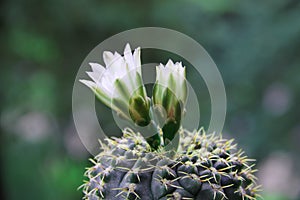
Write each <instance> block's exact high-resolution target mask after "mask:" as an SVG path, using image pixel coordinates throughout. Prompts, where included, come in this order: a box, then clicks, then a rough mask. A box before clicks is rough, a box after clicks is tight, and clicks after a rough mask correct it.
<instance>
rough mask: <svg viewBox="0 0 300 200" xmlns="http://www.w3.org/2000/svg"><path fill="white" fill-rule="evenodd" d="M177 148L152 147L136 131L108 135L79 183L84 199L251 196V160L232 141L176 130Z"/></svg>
mask: <svg viewBox="0 0 300 200" xmlns="http://www.w3.org/2000/svg"><path fill="white" fill-rule="evenodd" d="M179 134H180V144H179V148H178V150H177V151H166V150H165V149H163V148H159V149H158V150H156V151H151V147H150V146H149V144H148V143H147V142H146V140H145V139H144V138H143V137H142V135H141V134H139V133H134V132H133V131H131V130H130V129H126V130H124V135H123V137H122V138H111V139H109V138H107V139H106V144H103V143H101V149H102V151H101V153H99V154H98V155H97V156H96V157H95V159H93V160H92V159H91V162H92V163H93V166H92V167H90V168H88V169H87V171H86V173H85V176H86V177H87V178H88V180H87V181H86V182H85V183H84V184H83V185H82V188H83V192H84V199H88V200H98V199H108V200H121V199H122V200H123V199H129V200H131V199H132V200H135V199H141V200H156V199H157V200H169V199H170V200H171V199H174V200H179V199H182V200H184V199H185V200H189V199H190V200H191V199H195V200H221V199H229V200H253V199H256V197H258V196H259V195H258V191H259V186H257V184H256V177H255V176H254V174H253V173H254V172H255V170H254V169H253V166H254V164H251V163H252V162H253V160H251V159H248V158H247V156H244V155H243V152H242V151H241V150H239V151H238V150H237V149H236V144H233V140H226V139H223V138H222V136H216V135H214V134H206V133H205V132H204V131H203V129H200V130H199V131H194V132H188V131H185V130H182V129H181V130H180V133H179Z"/></svg>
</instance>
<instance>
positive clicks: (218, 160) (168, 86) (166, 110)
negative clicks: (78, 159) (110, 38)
mask: <svg viewBox="0 0 300 200" xmlns="http://www.w3.org/2000/svg"><path fill="white" fill-rule="evenodd" d="M103 58H104V62H105V65H106V68H105V67H103V66H101V65H100V64H97V63H90V65H91V68H92V72H87V73H88V75H89V76H90V77H91V79H92V80H93V81H88V80H81V82H83V83H84V84H85V85H87V86H88V87H90V88H91V89H92V90H93V91H94V93H95V95H96V96H97V97H98V99H99V100H100V101H101V102H103V103H104V104H105V105H107V106H109V107H110V108H111V109H112V110H114V111H115V112H117V113H118V115H119V116H121V117H122V118H123V119H124V120H127V121H132V122H133V123H134V124H135V125H136V126H135V127H136V128H137V127H146V126H149V127H150V129H147V130H151V131H152V134H151V135H149V134H145V133H143V132H141V131H137V130H139V129H138V128H137V129H136V130H134V128H133V129H131V128H125V129H124V130H123V137H121V138H116V137H111V138H108V137H107V138H106V141H105V142H100V148H101V152H100V153H99V154H98V155H97V156H96V157H95V158H94V159H91V162H92V163H93V166H92V167H90V168H88V169H87V171H86V173H85V176H86V177H87V178H88V180H87V181H86V182H85V183H84V184H83V185H82V188H83V193H84V199H88V200H97V199H108V200H112V199H117V200H119V199H120V200H121V199H142V200H156V199H159V200H163V199H174V200H179V199H186V200H187V199H196V200H197V199H198V200H221V199H229V200H247V199H248V200H252V199H256V197H258V196H259V195H258V190H259V186H258V185H257V184H256V177H255V176H254V174H253V173H254V172H255V169H253V167H254V164H253V160H251V159H248V158H247V156H245V155H243V154H244V152H243V151H241V150H237V149H236V144H233V140H226V139H224V138H222V136H221V135H217V134H206V133H205V131H204V130H203V129H200V130H194V131H191V132H190V131H188V130H186V129H184V127H181V120H182V117H183V115H184V112H185V109H184V107H185V103H186V99H187V86H186V79H185V70H186V68H185V67H183V66H182V63H173V62H172V61H171V60H169V61H168V63H167V64H166V65H165V66H164V65H162V64H160V65H159V66H157V68H156V83H155V84H154V87H153V96H152V98H151V99H150V98H149V97H148V96H147V94H146V90H145V87H144V85H143V81H142V74H141V61H140V48H137V49H135V50H134V52H133V53H132V52H131V49H130V46H129V45H128V44H127V45H126V47H125V50H124V55H123V56H121V55H120V54H118V53H114V54H113V53H111V52H104V53H103ZM133 127H134V126H133ZM141 130H143V129H141ZM176 136H179V137H176Z"/></svg>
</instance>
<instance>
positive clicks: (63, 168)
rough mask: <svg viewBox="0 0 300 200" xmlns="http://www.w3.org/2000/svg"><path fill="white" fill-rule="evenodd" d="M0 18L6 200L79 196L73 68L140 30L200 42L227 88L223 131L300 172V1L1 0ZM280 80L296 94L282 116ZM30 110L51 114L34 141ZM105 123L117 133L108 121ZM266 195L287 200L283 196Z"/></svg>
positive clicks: (204, 106) (203, 93) (203, 99)
mask: <svg viewBox="0 0 300 200" xmlns="http://www.w3.org/2000/svg"><path fill="white" fill-rule="evenodd" d="M0 16H1V18H0V44H1V45H0V55H1V59H0V63H1V73H0V83H1V84H0V89H1V90H0V97H1V99H0V109H1V130H0V131H1V135H0V137H1V140H0V144H1V188H0V191H1V194H0V195H1V196H0V199H10V200H17V199H45V200H47V199H49V200H50V199H63V200H67V199H80V198H81V196H82V195H81V192H80V191H76V188H77V187H78V186H79V185H80V184H81V183H82V179H83V176H82V175H83V173H84V170H85V169H84V168H85V167H86V166H88V165H89V164H88V161H87V160H88V157H89V156H90V155H89V154H88V153H87V152H86V150H85V149H84V147H83V146H82V145H81V144H80V143H79V144H78V143H76V144H77V146H76V145H75V147H76V148H75V149H76V151H75V150H74V149H72V148H71V149H70V148H69V147H68V140H69V139H68V138H69V137H70V138H73V139H74V138H75V140H76V137H77V135H76V131H75V129H74V128H72V124H73V122H72V113H71V94H72V86H73V81H74V78H75V75H76V72H77V70H78V68H79V66H80V64H81V62H82V61H83V59H84V58H85V56H86V55H87V54H88V53H89V51H90V50H91V49H92V48H94V47H95V46H96V45H97V44H98V43H100V42H101V41H103V40H105V39H106V38H108V37H110V36H112V35H114V34H116V33H119V32H121V31H124V30H127V29H131V28H137V27H142V26H158V27H165V28H171V29H175V30H177V31H180V32H182V33H185V34H187V35H189V36H190V37H192V38H194V39H195V40H197V41H198V42H199V43H200V44H202V45H203V47H204V48H205V49H206V50H207V51H208V53H209V54H210V55H211V57H212V58H213V59H214V61H215V62H216V64H217V66H218V67H219V70H220V72H221V74H222V76H223V80H224V84H225V86H226V91H227V100H228V104H227V105H228V112H227V118H226V122H225V123H226V124H225V129H224V132H225V133H226V134H227V136H229V137H233V138H236V141H237V142H238V143H239V145H240V147H242V148H243V149H245V150H246V152H247V154H248V155H250V157H254V158H257V160H258V165H259V164H260V163H262V162H263V161H265V160H266V159H267V158H268V156H269V155H271V154H272V152H278V151H280V152H285V153H286V154H287V155H289V156H290V157H291V158H293V159H294V162H295V166H294V167H295V171H297V170H296V168H299V159H298V158H299V153H300V148H299V141H300V121H299V119H300V112H299V108H298V106H299V105H298V103H299V102H300V78H299V74H300V56H299V53H300V21H299V19H300V1H298V0H266V1H259V0H252V1H241V0H226V1H224V0H210V1H200V0H199V1H198V0H186V1H177V0H175V1H159V0H154V1H145V2H141V1H120V2H118V1H106V0H105V1H95V0H77V1H67V0H44V1H37V0H28V1H22V0H2V1H0ZM174 42H176V41H174ZM99 56H101V55H99ZM169 56H171V57H173V58H175V59H176V56H174V55H170V54H168V53H165V52H159V51H145V52H143V55H142V59H143V62H153V61H157V62H162V61H163V62H165V61H167V58H168V57H169ZM177 60H180V58H177ZM186 64H187V65H188V63H186ZM193 74H194V73H192V71H190V72H188V74H187V76H188V79H189V80H190V81H191V82H192V83H194V84H196V83H197V84H198V85H199V87H197V88H196V91H197V95H198V97H199V102H200V110H201V120H202V121H201V124H202V125H203V126H205V127H207V125H208V123H209V118H210V100H209V94H208V92H207V89H206V87H205V84H204V82H203V81H202V79H201V77H196V76H194V75H193ZM274 84H275V85H278V84H280V85H281V86H282V85H283V86H284V88H286V90H287V91H289V92H288V95H289V100H290V101H289V104H288V105H289V106H288V108H287V109H286V110H285V112H283V113H281V114H277V115H276V114H272V113H274V112H272V110H271V111H270V110H268V109H266V106H264V105H265V104H263V99H264V97H265V95H266V91H268V88H269V87H270V86H272V85H274ZM273 100H274V99H273ZM275 101H276V95H275ZM275 110H276V107H275ZM28 113H39V114H41V115H43V116H46V118H47V119H48V122H49V123H50V126H48V127H46V129H45V130H44V131H46V132H47V134H45V136H43V137H41V138H38V139H33V140H34V141H32V137H29V138H31V139H29V140H28V138H27V137H26V136H24V134H25V133H23V132H22V130H20V129H17V128H16V127H18V123H19V121H20V119H21V117H22V116H24V115H26V114H28ZM100 115H101V113H100ZM109 117H110V116H109ZM101 118H102V120H103V121H111V120H110V118H105V117H103V116H102V117H101ZM105 124H106V125H105V127H104V128H105V129H106V130H113V131H116V129H115V128H113V127H114V124H113V123H112V122H111V123H105ZM29 126H30V124H29ZM34 127H35V126H33V129H34ZM47 128H48V129H47ZM29 130H30V129H29ZM26 138H27V139H26ZM33 138H34V137H33ZM72 150H73V152H72ZM297 166H298V167H297ZM293 174H294V175H295V176H296V177H299V173H298V172H295V173H293ZM278 178H279V177H278ZM282 184H283V185H286V184H289V183H282ZM264 196H265V199H266V200H268V199H282V200H284V199H289V197H287V196H284V194H280V193H278V194H275V193H273V194H264Z"/></svg>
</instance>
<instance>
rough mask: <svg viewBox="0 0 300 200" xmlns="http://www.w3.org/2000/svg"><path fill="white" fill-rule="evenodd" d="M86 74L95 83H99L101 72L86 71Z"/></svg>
mask: <svg viewBox="0 0 300 200" xmlns="http://www.w3.org/2000/svg"><path fill="white" fill-rule="evenodd" d="M86 73H87V75H88V76H89V77H90V78H91V79H92V80H93V81H94V82H95V83H96V84H99V83H100V79H101V77H102V74H99V73H96V72H86Z"/></svg>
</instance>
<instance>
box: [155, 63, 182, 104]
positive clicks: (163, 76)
mask: <svg viewBox="0 0 300 200" xmlns="http://www.w3.org/2000/svg"><path fill="white" fill-rule="evenodd" d="M155 85H156V86H159V87H157V88H154V95H153V98H154V99H153V100H154V104H162V101H163V98H164V97H163V93H164V92H165V89H166V88H168V89H169V90H170V91H171V92H172V93H173V95H175V97H176V99H177V100H178V101H180V102H181V103H182V104H184V103H185V102H186V99H187V85H186V68H185V67H184V66H182V63H181V62H176V63H173V61H172V60H169V61H168V62H167V64H166V65H165V66H164V65H163V64H160V65H159V66H156V83H155Z"/></svg>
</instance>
